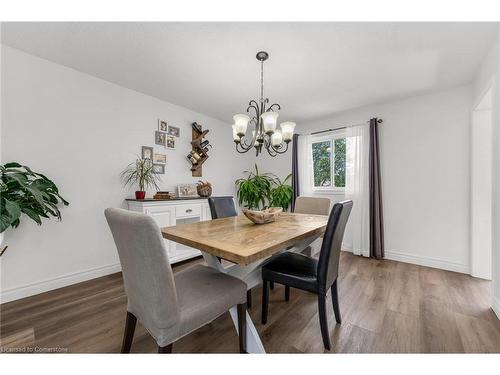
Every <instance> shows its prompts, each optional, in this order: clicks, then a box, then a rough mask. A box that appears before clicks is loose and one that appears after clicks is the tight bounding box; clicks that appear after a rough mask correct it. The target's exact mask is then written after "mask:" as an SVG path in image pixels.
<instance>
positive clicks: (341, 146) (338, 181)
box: [334, 138, 345, 187]
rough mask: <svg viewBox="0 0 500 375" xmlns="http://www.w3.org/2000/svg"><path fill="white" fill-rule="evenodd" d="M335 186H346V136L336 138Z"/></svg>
mask: <svg viewBox="0 0 500 375" xmlns="http://www.w3.org/2000/svg"><path fill="white" fill-rule="evenodd" d="M334 165H335V186H336V187H345V138H339V139H336V140H335V157H334Z"/></svg>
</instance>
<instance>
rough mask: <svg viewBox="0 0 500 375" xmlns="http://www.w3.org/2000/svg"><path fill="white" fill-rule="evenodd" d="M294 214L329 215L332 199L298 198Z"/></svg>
mask: <svg viewBox="0 0 500 375" xmlns="http://www.w3.org/2000/svg"><path fill="white" fill-rule="evenodd" d="M293 212H295V213H297V214H311V215H325V216H326V215H328V214H329V213H330V199H329V198H316V197H297V200H296V201H295V207H294V210H293Z"/></svg>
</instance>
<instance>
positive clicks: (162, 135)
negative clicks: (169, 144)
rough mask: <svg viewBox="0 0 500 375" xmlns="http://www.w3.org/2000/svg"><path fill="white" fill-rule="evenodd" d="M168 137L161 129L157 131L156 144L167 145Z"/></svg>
mask: <svg viewBox="0 0 500 375" xmlns="http://www.w3.org/2000/svg"><path fill="white" fill-rule="evenodd" d="M166 138H167V134H166V133H162V132H160V131H158V130H157V131H155V144H156V145H160V146H165V140H166Z"/></svg>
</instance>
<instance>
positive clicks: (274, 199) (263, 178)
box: [236, 164, 293, 210]
mask: <svg viewBox="0 0 500 375" xmlns="http://www.w3.org/2000/svg"><path fill="white" fill-rule="evenodd" d="M243 173H244V174H246V175H247V176H246V178H240V179H238V180H236V189H237V195H238V201H239V204H240V206H243V207H246V208H249V209H258V210H261V209H264V208H266V207H270V206H272V207H282V208H283V209H284V210H287V209H288V208H289V206H290V203H291V201H292V194H293V190H292V187H291V186H290V185H289V184H288V181H289V180H290V178H291V174H289V175H288V176H286V177H285V179H284V180H283V181H281V180H280V178H279V177H277V176H276V175H274V174H272V173H263V174H261V173H259V169H258V167H257V164H256V165H255V171H244V172H243Z"/></svg>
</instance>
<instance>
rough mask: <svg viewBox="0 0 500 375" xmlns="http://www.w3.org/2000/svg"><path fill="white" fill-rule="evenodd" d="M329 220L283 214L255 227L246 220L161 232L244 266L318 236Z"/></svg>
mask: <svg viewBox="0 0 500 375" xmlns="http://www.w3.org/2000/svg"><path fill="white" fill-rule="evenodd" d="M327 221H328V216H323V215H308V214H295V213H282V214H281V215H280V216H279V217H278V219H277V220H276V221H275V222H272V223H268V224H262V225H257V224H254V223H252V222H251V221H250V220H249V219H247V218H246V217H245V216H243V215H240V216H234V217H227V218H223V219H216V220H209V221H201V222H197V223H191V224H180V225H176V226H173V227H165V228H162V229H161V232H162V235H163V237H164V238H166V239H168V240H171V241H175V242H178V243H181V244H184V245H187V246H191V247H194V248H195V249H198V250H201V251H205V252H207V253H209V254H212V255H215V256H218V257H220V258H223V259H226V260H229V261H231V262H233V263H238V264H241V265H247V264H249V263H252V262H255V261H257V260H259V259H262V258H266V257H268V256H270V255H272V254H274V253H275V252H277V251H280V250H282V249H284V248H286V247H288V246H293V245H295V244H297V243H298V242H300V241H301V240H303V239H306V238H308V237H312V236H318V237H319V236H320V235H321V234H322V233H323V232H324V231H325V228H326V223H327Z"/></svg>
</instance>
